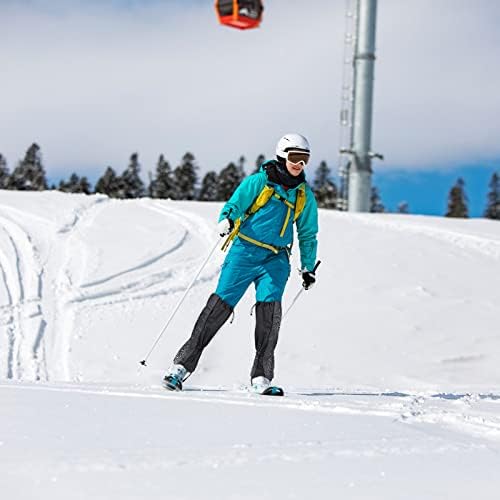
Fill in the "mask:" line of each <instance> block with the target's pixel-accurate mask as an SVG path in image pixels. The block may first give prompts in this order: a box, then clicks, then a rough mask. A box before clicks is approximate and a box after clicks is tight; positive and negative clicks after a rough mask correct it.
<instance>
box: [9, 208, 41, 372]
mask: <svg viewBox="0 0 500 500" xmlns="http://www.w3.org/2000/svg"><path fill="white" fill-rule="evenodd" d="M0 227H1V229H2V233H3V234H4V235H5V237H6V240H7V241H8V242H9V245H10V253H11V255H12V256H13V257H14V258H13V259H12V258H10V259H9V258H8V257H7V255H6V254H5V253H3V252H2V253H1V255H0V264H1V265H2V270H3V272H2V277H3V279H4V285H5V288H6V290H7V296H8V301H9V303H8V305H7V306H3V307H2V308H1V309H0V311H1V313H0V314H1V316H0V318H1V319H2V322H1V323H2V326H4V327H5V329H6V336H7V338H8V347H7V352H8V355H7V357H8V360H7V374H6V377H7V378H10V379H12V378H16V379H22V378H24V377H27V378H30V379H36V380H39V379H40V378H41V374H40V360H42V364H43V350H41V347H42V339H40V338H39V332H40V329H41V325H42V321H43V319H42V318H41V316H42V314H43V313H42V310H41V293H42V285H41V276H42V268H41V263H40V259H39V255H38V252H37V249H36V247H35V245H34V243H33V241H32V238H31V236H30V235H29V233H28V232H27V231H25V230H24V229H23V228H22V226H21V225H19V224H17V223H15V222H13V221H11V220H10V219H8V218H7V217H4V216H0ZM29 346H31V347H29Z"/></svg>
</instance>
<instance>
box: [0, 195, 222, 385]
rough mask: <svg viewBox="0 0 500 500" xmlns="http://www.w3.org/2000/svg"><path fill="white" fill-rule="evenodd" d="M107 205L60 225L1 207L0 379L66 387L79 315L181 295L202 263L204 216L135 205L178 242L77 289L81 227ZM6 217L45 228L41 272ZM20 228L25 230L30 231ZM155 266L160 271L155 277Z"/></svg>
mask: <svg viewBox="0 0 500 500" xmlns="http://www.w3.org/2000/svg"><path fill="white" fill-rule="evenodd" d="M113 203H117V202H116V201H115V200H110V199H108V198H98V199H96V200H93V201H92V202H91V203H88V204H85V205H83V206H77V207H76V208H74V209H73V211H72V212H71V213H70V220H69V222H64V223H63V224H62V225H61V226H57V225H56V224H55V223H54V221H50V220H47V219H44V218H43V217H39V216H37V215H32V214H30V213H25V212H23V211H22V210H19V209H16V208H13V207H8V206H4V205H0V208H1V209H2V212H1V213H2V215H0V236H2V237H4V238H5V239H6V241H7V242H8V245H5V244H4V245H3V246H2V247H1V248H0V280H1V282H2V285H3V286H4V288H5V294H6V297H7V300H8V303H7V304H5V305H1V306H0V328H1V329H2V330H3V334H2V336H1V340H0V349H1V352H2V353H5V354H4V356H5V358H6V359H5V366H6V373H5V376H6V378H8V379H17V380H22V379H29V380H49V379H50V378H55V379H57V380H71V367H70V351H71V339H72V332H73V322H74V318H75V315H76V314H77V313H78V312H79V311H81V310H82V308H87V307H95V306H110V305H111V306H113V305H117V304H120V303H124V302H131V301H138V300H145V299H150V298H156V297H161V296H165V295H172V294H176V293H180V292H183V291H185V289H186V286H187V285H188V282H189V280H190V276H191V275H192V274H193V272H194V270H195V269H196V268H197V267H198V266H199V263H200V260H201V258H202V257H200V252H199V249H200V246H204V245H206V242H207V241H209V242H210V241H211V240H213V238H214V234H213V228H211V227H210V225H209V224H207V222H206V220H205V219H204V218H203V217H200V216H198V215H196V214H190V213H187V212H183V211H179V210H175V209H174V208H172V207H170V206H169V204H165V203H162V202H158V201H155V200H149V199H144V200H140V201H139V202H138V204H139V205H140V206H141V207H142V208H145V209H147V210H151V211H154V212H156V213H159V214H161V215H163V216H165V217H168V218H170V219H172V220H173V223H174V224H178V225H180V226H181V227H182V228H183V233H182V235H181V237H180V238H179V240H178V241H176V242H173V243H171V244H170V246H169V247H168V248H166V249H165V250H164V251H162V252H160V253H159V254H158V255H156V256H153V257H151V258H149V259H146V260H145V261H143V262H140V263H139V264H137V265H135V266H132V267H130V268H128V269H124V270H122V271H119V272H116V273H114V274H111V275H108V276H104V277H102V278H100V279H96V280H93V281H91V282H87V283H84V282H82V278H83V275H84V272H85V259H86V245H85V241H83V238H82V237H81V234H80V228H90V229H92V225H93V223H94V221H95V219H96V217H97V216H98V214H99V213H100V211H101V210H103V209H105V208H106V207H108V206H111V205H112V204H113ZM7 213H10V214H12V215H13V216H14V217H15V218H16V219H17V220H23V221H26V220H27V221H30V220H31V222H32V223H33V222H34V223H36V224H38V225H40V224H44V226H46V229H47V232H48V233H50V235H51V244H50V255H48V256H47V259H46V261H45V262H44V263H43V265H42V263H41V260H40V255H39V253H38V250H37V248H36V246H35V244H34V242H33V238H32V236H31V235H30V233H29V231H28V230H26V229H23V227H22V226H21V225H20V224H18V223H17V222H14V221H13V220H11V219H10V217H8V216H7V215H6V214H7ZM24 226H28V227H29V224H26V223H25V224H24ZM7 246H8V249H7ZM7 250H8V252H9V254H7V253H6V251H7ZM179 252H181V253H182V255H183V259H182V265H181V266H180V269H177V270H176V267H179V266H178V257H177V254H178V253H179ZM157 264H160V265H162V267H163V269H162V270H158V269H157V268H156V267H155V266H156V265H157ZM218 272H219V269H218V266H212V268H210V266H208V267H207V269H206V270H205V272H204V273H203V274H202V275H201V276H200V278H199V279H198V281H197V283H196V285H199V284H202V283H205V282H207V281H212V280H213V279H215V277H216V276H217V274H218ZM173 283H176V285H173ZM110 285H111V286H110ZM47 343H48V344H47ZM47 358H49V359H47Z"/></svg>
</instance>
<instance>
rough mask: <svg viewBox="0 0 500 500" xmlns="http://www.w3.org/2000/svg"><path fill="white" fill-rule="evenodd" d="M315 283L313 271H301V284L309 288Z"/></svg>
mask: <svg viewBox="0 0 500 500" xmlns="http://www.w3.org/2000/svg"><path fill="white" fill-rule="evenodd" d="M314 283H316V273H315V272H314V271H302V286H303V287H304V288H305V289H306V290H309V289H310V288H312V286H313V285H314Z"/></svg>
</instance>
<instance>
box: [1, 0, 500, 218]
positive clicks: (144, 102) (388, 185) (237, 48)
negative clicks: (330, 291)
mask: <svg viewBox="0 0 500 500" xmlns="http://www.w3.org/2000/svg"><path fill="white" fill-rule="evenodd" d="M264 3H265V16H264V22H263V24H262V27H261V28H259V29H258V30H252V31H250V32H240V31H238V30H232V29H228V28H224V27H221V26H219V25H218V24H217V22H216V16H215V12H214V8H213V1H212V0H206V1H205V0H195V1H186V0H150V1H145V0H143V1H139V0H136V1H130V0H100V1H97V0H85V1H84V0H3V1H2V2H0V19H1V20H2V43H1V44H0V61H1V62H2V72H1V77H0V89H1V91H0V110H1V117H0V152H1V153H2V154H3V155H4V156H5V157H6V158H7V160H8V164H9V167H11V168H12V167H13V166H15V164H16V162H17V161H18V160H19V158H21V157H22V156H23V154H24V152H25V151H26V149H27V147H28V146H29V145H30V144H31V143H32V142H34V141H36V142H38V143H39V144H40V145H41V147H42V152H43V157H44V160H45V165H46V167H47V170H48V175H49V177H50V179H56V180H57V179H59V178H61V177H67V176H69V174H70V173H71V172H73V171H76V172H78V173H80V174H86V175H87V176H88V177H89V178H91V179H95V178H96V177H97V176H98V175H100V174H101V173H102V172H103V171H104V169H105V168H106V166H108V165H111V166H113V167H114V168H115V169H116V170H117V171H121V170H123V168H125V166H126V165H127V162H128V158H129V157H130V154H131V153H132V152H135V151H138V152H139V154H140V160H141V162H142V165H143V170H144V174H147V171H149V170H152V169H153V168H154V165H155V163H156V160H157V158H158V156H159V155H160V154H161V153H163V154H165V156H166V158H167V159H168V160H169V161H170V162H171V164H172V165H173V166H175V165H176V164H178V163H179V162H180V159H181V158H182V155H183V154H184V153H185V152H186V151H188V150H189V151H192V152H193V153H194V154H195V156H196V158H197V160H198V163H199V165H200V174H203V173H204V172H206V171H207V170H209V169H215V170H218V169H220V168H222V167H223V166H225V165H226V164H227V163H228V162H229V161H234V160H237V158H238V157H239V156H240V155H244V156H245V157H246V158H248V161H249V162H252V163H253V162H254V160H255V158H256V157H257V156H258V154H259V153H264V154H265V155H266V156H267V157H270V156H272V155H273V150H274V145H275V143H276V141H277V139H278V138H279V137H280V136H281V135H283V134H285V133H287V132H289V131H297V132H301V133H303V134H304V135H306V136H307V137H308V138H309V140H310V142H311V145H312V149H313V157H312V164H313V165H317V164H319V162H320V161H321V160H326V161H327V162H328V164H329V166H330V167H331V168H332V169H333V170H336V168H337V157H338V154H337V151H338V149H339V120H338V117H339V111H340V87H341V81H342V69H343V64H342V50H343V38H344V28H345V22H344V21H345V12H344V7H345V2H344V1H340V0H339V1H332V0H314V2H308V1H305V0H286V1H285V0H265V2H264ZM498 19H500V2H492V1H490V0H477V1H472V0H439V2H436V1H435V0H405V1H404V2H401V0H381V1H380V2H379V10H378V24H377V60H376V67H375V103H374V129H373V141H372V149H373V150H374V151H376V152H380V153H382V154H384V156H385V161H384V162H383V163H376V164H375V165H374V169H375V172H376V173H375V177H374V182H375V184H376V185H377V186H379V188H380V191H381V194H382V198H383V201H384V203H385V204H386V205H387V206H388V207H389V208H391V209H394V208H395V207H396V205H397V204H398V203H399V202H400V201H401V200H404V199H405V200H407V201H408V202H409V204H410V209H411V211H412V212H418V213H433V214H441V213H442V212H443V210H444V208H443V207H444V203H445V201H446V195H447V192H448V190H449V188H450V186H451V185H452V184H453V182H455V180H456V178H457V177H458V176H460V175H461V176H463V177H464V178H465V181H466V187H467V190H468V195H469V198H470V202H471V213H472V214H473V215H480V213H481V212H482V205H483V201H482V199H483V197H484V196H483V195H484V192H485V191H486V190H487V183H488V179H489V177H491V174H492V173H493V172H494V171H495V170H496V171H498V168H499V165H500V141H499V138H500V120H499V116H500V113H499V111H500V92H498V89H499V88H500V65H499V64H496V61H499V60H500V30H498V27H497V24H498V23H497V20H498ZM476 200H477V201H476Z"/></svg>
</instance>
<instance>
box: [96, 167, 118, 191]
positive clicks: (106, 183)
mask: <svg viewBox="0 0 500 500" xmlns="http://www.w3.org/2000/svg"><path fill="white" fill-rule="evenodd" d="M95 192H96V193H102V194H107V195H108V196H109V197H110V198H119V195H120V178H119V177H118V176H117V175H116V172H115V171H114V170H113V169H112V168H111V167H108V168H107V169H106V171H105V172H104V175H103V176H102V177H100V178H99V179H98V181H97V182H96V185H95Z"/></svg>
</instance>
